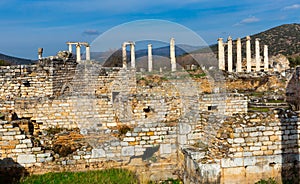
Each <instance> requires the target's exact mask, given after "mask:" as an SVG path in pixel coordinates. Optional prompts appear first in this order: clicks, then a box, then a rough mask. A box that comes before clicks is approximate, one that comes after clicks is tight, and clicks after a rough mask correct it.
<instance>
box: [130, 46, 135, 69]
mask: <svg viewBox="0 0 300 184" xmlns="http://www.w3.org/2000/svg"><path fill="white" fill-rule="evenodd" d="M130 54H131V56H130V57H131V68H135V48H134V43H131V44H130Z"/></svg>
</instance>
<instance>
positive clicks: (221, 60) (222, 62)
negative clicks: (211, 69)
mask: <svg viewBox="0 0 300 184" xmlns="http://www.w3.org/2000/svg"><path fill="white" fill-rule="evenodd" d="M218 59H219V70H225V53H224V44H223V38H219V39H218Z"/></svg>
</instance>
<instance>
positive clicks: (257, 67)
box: [255, 38, 260, 72]
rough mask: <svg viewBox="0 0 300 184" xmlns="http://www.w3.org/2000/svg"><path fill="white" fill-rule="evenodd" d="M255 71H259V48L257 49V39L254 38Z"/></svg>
mask: <svg viewBox="0 0 300 184" xmlns="http://www.w3.org/2000/svg"><path fill="white" fill-rule="evenodd" d="M255 66H256V67H255V71H257V72H258V71H260V49H259V39H258V38H256V39H255Z"/></svg>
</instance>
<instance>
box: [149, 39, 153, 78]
mask: <svg viewBox="0 0 300 184" xmlns="http://www.w3.org/2000/svg"><path fill="white" fill-rule="evenodd" d="M152 69H153V66H152V45H151V44H148V72H152Z"/></svg>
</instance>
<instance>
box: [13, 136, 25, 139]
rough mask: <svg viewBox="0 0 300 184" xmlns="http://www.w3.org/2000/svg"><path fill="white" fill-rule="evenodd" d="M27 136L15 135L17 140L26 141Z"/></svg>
mask: <svg viewBox="0 0 300 184" xmlns="http://www.w3.org/2000/svg"><path fill="white" fill-rule="evenodd" d="M25 137H26V136H25V135H15V139H25Z"/></svg>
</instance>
